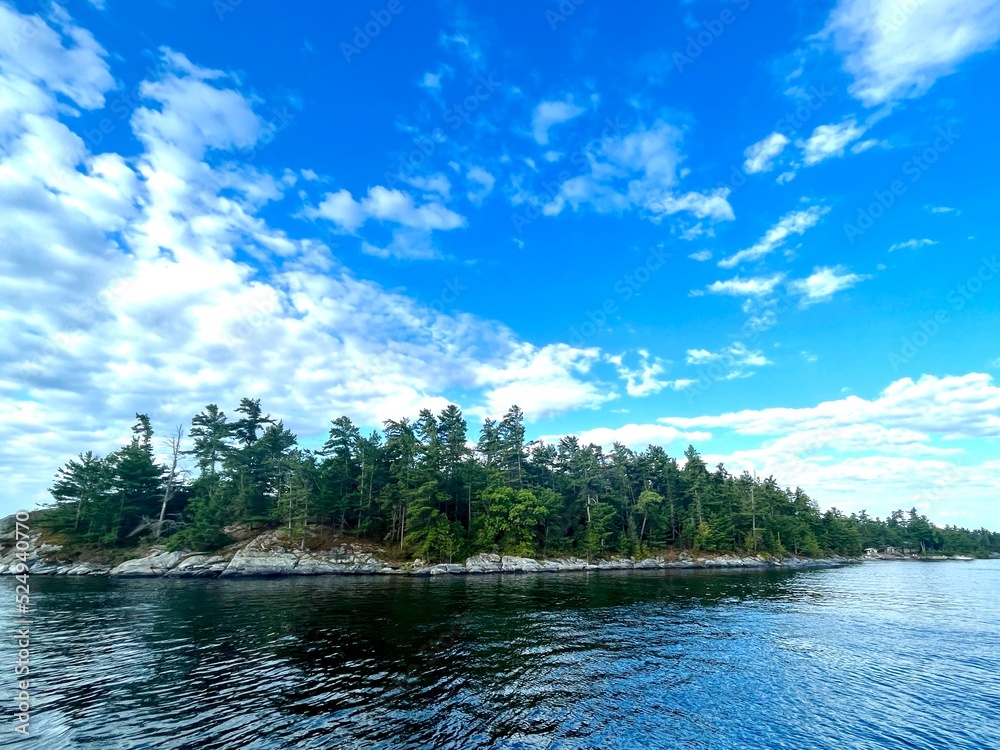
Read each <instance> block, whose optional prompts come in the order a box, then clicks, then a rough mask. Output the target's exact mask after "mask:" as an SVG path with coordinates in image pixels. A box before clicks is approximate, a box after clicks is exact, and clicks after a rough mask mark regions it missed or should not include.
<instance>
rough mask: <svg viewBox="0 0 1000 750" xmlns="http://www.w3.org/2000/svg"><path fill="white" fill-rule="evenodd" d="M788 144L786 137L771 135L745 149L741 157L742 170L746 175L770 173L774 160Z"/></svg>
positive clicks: (776, 134) (778, 134)
mask: <svg viewBox="0 0 1000 750" xmlns="http://www.w3.org/2000/svg"><path fill="white" fill-rule="evenodd" d="M788 143H789V140H788V137H787V136H785V135H782V134H781V133H777V132H775V133H771V135H769V136H767V138H764V139H763V140H761V141H758V142H757V143H755V144H753V145H752V146H749V147H747V149H746V151H744V152H743V155H744V156H745V157H746V160H745V161H744V162H743V170H744V171H745V172H746V173H747V174H756V173H758V172H770V171H771V170H772V169H773V168H774V159H775V158H776V157H778V156H779V155H780V154H781V152H782V151H784V150H785V146H787V145H788Z"/></svg>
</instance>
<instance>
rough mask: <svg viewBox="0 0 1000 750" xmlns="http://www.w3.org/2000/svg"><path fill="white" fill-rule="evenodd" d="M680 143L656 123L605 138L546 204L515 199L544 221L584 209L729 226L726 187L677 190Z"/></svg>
mask: <svg viewBox="0 0 1000 750" xmlns="http://www.w3.org/2000/svg"><path fill="white" fill-rule="evenodd" d="M682 140H683V134H682V132H681V130H680V129H679V128H677V127H675V126H674V125H671V124H669V123H665V122H662V121H658V122H656V123H654V124H653V125H652V126H650V127H639V128H637V129H635V130H633V131H631V132H629V133H625V134H619V135H613V134H610V133H609V134H608V135H607V137H605V138H602V139H601V140H600V145H599V146H597V147H596V148H593V149H590V150H588V151H586V153H584V154H582V156H583V158H584V162H583V164H584V168H583V173H582V174H579V175H577V176H575V177H570V178H568V179H565V180H563V181H562V182H561V183H560V184H559V188H558V190H556V191H555V194H554V195H550V196H549V197H548V200H547V201H545V200H543V199H541V198H537V197H535V196H531V195H530V194H526V195H523V196H521V198H520V200H522V201H523V200H535V201H538V202H541V203H542V213H543V214H544V215H546V216H558V215H559V214H561V213H562V212H563V211H564V210H565V209H566V208H571V209H572V210H574V211H577V210H580V209H581V208H583V207H590V208H593V209H594V210H595V211H597V212H598V213H622V212H624V211H627V210H629V209H635V208H638V209H640V210H642V211H643V212H645V213H646V214H647V215H648V216H649V217H650V218H651V219H653V220H654V221H659V220H661V219H662V218H663V217H665V216H670V215H673V214H678V213H690V214H693V215H694V216H695V217H696V218H698V219H711V220H713V221H731V220H732V219H733V218H735V216H734V214H733V209H732V206H730V205H729V201H728V200H727V198H728V195H729V192H730V190H729V188H715V189H713V190H710V191H708V192H696V191H691V190H689V191H686V192H685V191H683V190H681V189H680V179H681V172H680V169H679V166H680V163H681V161H682V160H683V156H682V154H681V152H680V144H681V141H682Z"/></svg>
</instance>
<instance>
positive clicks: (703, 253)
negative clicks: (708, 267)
mask: <svg viewBox="0 0 1000 750" xmlns="http://www.w3.org/2000/svg"><path fill="white" fill-rule="evenodd" d="M688 257H689V258H690V259H691V260H697V261H699V262H701V261H706V260H711V259H712V251H711V250H699V251H698V252H696V253H691V254H690V255H689V256H688Z"/></svg>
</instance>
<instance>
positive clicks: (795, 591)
mask: <svg viewBox="0 0 1000 750" xmlns="http://www.w3.org/2000/svg"><path fill="white" fill-rule="evenodd" d="M14 583H15V582H14V581H13V580H11V579H10V578H9V577H4V581H3V583H0V623H3V624H4V634H5V637H4V638H3V640H2V642H0V702H2V705H3V713H2V716H3V719H4V725H3V726H2V727H0V747H23V748H29V747H38V748H44V749H45V750H58V749H59V748H78V747H79V748H94V749H95V750H114V749H115V748H192V749H194V748H198V749H199V750H202V749H204V750H209V749H211V748H248V749H260V750H264V749H269V748H338V750H349V749H353V748H428V749H429V750H440V749H446V748H456V749H458V748H461V749H462V750H467V749H470V748H533V749H534V748H538V749H542V748H545V749H550V748H551V749H555V748H595V749H598V748H599V749H600V750H607V749H609V748H643V749H644V750H652V749H653V748H794V750H807V749H808V748H836V749H837V750H843V749H845V748H880V749H881V748H927V750H941V749H942V748H961V749H962V750H973V749H975V748H984V749H988V750H996V748H1000V561H977V562H971V563H969V562H946V563H914V562H871V563H866V564H863V565H856V566H850V567H845V568H835V569H821V570H808V571H799V572H787V571H780V572H775V571H770V572H739V573H716V572H677V571H672V572H661V571H648V572H634V573H614V572H601V573H590V574H586V573H580V574H555V575H525V576H484V577H448V576H442V577H437V578H433V579H420V578H387V577H370V578H340V577H328V578H310V579H281V580H225V581H204V580H194V581H190V580H189V581H183V580H151V581H150V580H111V579H107V578H84V579H67V578H44V577H41V576H36V577H35V578H33V579H32V581H31V585H32V594H33V601H34V607H35V611H34V616H33V620H34V622H33V625H32V630H31V659H32V662H31V664H32V676H33V692H32V700H33V701H34V703H35V705H34V709H33V717H32V724H31V728H32V736H31V737H30V738H28V739H24V738H21V737H19V736H18V735H16V734H14V732H13V731H12V729H13V715H14V713H15V711H16V708H15V696H14V676H13V664H14V661H15V659H16V654H15V651H16V648H17V646H16V642H15V637H14V634H13V626H12V621H13V618H14V617H15V614H14V590H13V589H14Z"/></svg>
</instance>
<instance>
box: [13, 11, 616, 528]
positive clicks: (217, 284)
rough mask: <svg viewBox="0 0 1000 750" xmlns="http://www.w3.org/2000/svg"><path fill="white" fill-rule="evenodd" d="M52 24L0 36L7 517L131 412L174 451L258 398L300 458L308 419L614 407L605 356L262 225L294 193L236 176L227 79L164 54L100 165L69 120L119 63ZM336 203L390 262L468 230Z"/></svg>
mask: <svg viewBox="0 0 1000 750" xmlns="http://www.w3.org/2000/svg"><path fill="white" fill-rule="evenodd" d="M53 14H54V16H55V18H54V19H51V18H50V19H49V22H48V23H47V24H46V23H45V22H43V21H41V20H37V21H35V20H32V17H23V16H16V15H15V14H13V12H12V11H10V10H9V9H8V8H7V6H5V5H0V17H2V19H3V23H4V24H5V27H6V28H21V29H23V28H30V30H31V32H30V33H29V34H27V35H25V36H23V37H21V38H12V37H11V36H10V35H7V34H3V33H0V76H2V77H3V82H2V84H3V85H2V86H0V91H2V92H3V93H2V94H0V98H2V99H3V114H0V135H2V137H0V215H2V216H3V218H4V221H3V223H2V225H0V244H2V246H3V248H4V252H3V253H2V254H0V433H2V434H3V435H4V440H3V441H0V473H2V474H3V476H4V477H5V487H4V491H3V499H2V500H0V504H2V505H3V506H4V508H5V509H6V510H0V515H2V514H3V513H4V512H9V511H11V510H12V509H13V508H12V507H11V506H12V504H13V503H14V502H16V503H17V504H18V505H19V506H23V505H27V504H30V503H32V502H37V501H45V500H46V492H45V488H46V487H47V486H48V484H49V483H50V481H51V477H52V475H53V474H54V472H55V470H56V468H57V466H58V465H59V464H61V463H63V462H65V461H66V460H67V459H68V458H70V457H72V456H73V455H75V454H76V453H78V452H80V451H82V450H88V449H93V450H96V451H100V452H106V451H108V450H111V449H114V448H115V447H117V446H118V445H120V443H121V441H124V440H125V439H127V437H128V428H129V425H130V423H131V421H132V415H134V414H135V412H137V411H148V412H150V413H151V415H152V417H153V420H154V425H155V426H156V428H157V430H158V432H159V434H161V435H162V434H164V433H165V432H166V431H167V430H168V429H169V428H170V427H171V426H173V425H175V424H179V423H185V422H187V421H188V420H189V419H190V417H191V416H192V415H193V414H194V413H195V412H197V411H198V410H200V409H201V408H202V407H203V406H204V405H205V404H206V403H209V402H215V403H219V404H220V405H222V406H223V407H224V408H227V409H228V410H230V411H231V409H232V408H233V407H234V406H235V404H236V403H238V401H239V399H240V398H241V397H242V396H253V397H259V398H261V399H262V400H263V402H264V405H265V408H267V409H268V410H269V411H271V412H272V413H275V414H279V415H281V416H282V417H283V418H284V419H285V423H286V425H288V426H289V427H290V428H291V429H293V430H296V431H299V432H300V434H301V435H302V437H303V439H304V440H305V441H309V440H315V439H317V438H319V437H321V436H319V435H317V434H316V432H315V431H316V430H317V428H319V427H320V425H321V424H322V420H320V421H319V422H317V420H316V415H317V414H319V415H328V416H329V415H335V414H340V413H344V414H349V415H350V416H351V417H352V418H354V419H355V420H356V421H358V422H359V423H361V424H362V425H367V426H375V425H377V424H378V423H380V422H381V420H383V419H385V418H388V417H397V418H398V417H400V416H403V415H412V414H415V413H416V411H417V410H418V409H419V408H421V407H425V406H426V407H428V408H434V409H437V408H440V407H442V406H444V405H445V404H446V403H447V401H448V400H450V399H449V397H448V396H449V394H451V395H454V394H462V397H463V399H464V400H465V401H466V402H467V403H466V404H465V406H466V407H467V410H469V411H470V412H474V411H477V410H479V411H485V410H486V409H487V408H489V409H492V410H495V411H498V412H499V411H502V410H505V409H506V407H507V406H509V405H510V404H511V403H513V402H514V401H515V400H517V401H519V402H521V403H522V405H523V406H524V408H525V409H536V410H537V411H536V414H535V415H534V416H540V415H542V414H554V413H557V412H559V411H561V410H566V409H576V408H580V407H584V408H586V407H588V406H597V405H600V404H601V403H604V402H605V401H607V400H609V399H611V398H614V397H615V395H614V393H613V392H612V390H611V389H609V388H608V387H607V386H605V385H603V384H601V383H599V382H596V381H595V379H594V377H593V373H591V371H590V366H591V364H592V363H594V362H597V361H599V360H600V356H601V355H600V352H599V350H597V349H586V350H584V349H575V348H573V347H570V346H568V345H566V344H550V345H548V346H545V347H536V346H534V345H532V344H530V343H528V342H525V341H522V340H520V339H519V338H518V337H517V336H516V335H515V334H514V333H513V332H512V331H510V330H509V329H508V328H506V327H505V326H503V325H502V324H500V323H497V322H494V321H489V320H483V319H481V318H477V317H475V316H472V315H468V314H464V313H458V312H455V313H444V312H441V311H440V310H437V309H435V306H434V305H426V304H421V303H419V302H417V301H415V300H414V299H412V298H409V297H407V296H405V295H403V294H401V293H397V292H392V291H389V290H387V289H385V288H383V287H382V286H380V285H379V284H376V283H373V282H370V281H366V280H363V279H360V278H358V277H357V276H356V275H354V274H353V273H352V272H351V271H350V270H349V269H347V268H346V267H344V266H343V265H342V264H341V263H340V261H339V260H338V259H337V258H335V257H334V256H333V255H332V254H331V252H330V250H329V248H327V247H326V246H325V245H323V244H322V243H320V242H318V241H315V240H312V239H309V238H297V237H292V236H289V235H288V234H286V233H285V232H283V231H281V230H279V229H276V228H275V227H273V226H270V225H269V224H268V223H267V222H266V221H265V219H264V218H263V217H262V213H263V212H262V211H261V209H262V208H263V207H264V206H266V205H267V204H268V203H271V202H273V201H276V200H279V199H281V198H283V197H284V192H283V191H284V190H285V189H286V188H287V186H288V185H290V184H291V182H290V181H288V180H286V179H285V177H284V176H282V177H281V178H279V179H276V178H275V177H273V176H272V175H270V174H267V173H265V172H262V171H260V170H258V169H256V168H254V167H253V166H251V165H250V164H248V163H246V162H245V161H242V162H241V161H240V160H239V157H240V155H241V154H243V155H245V154H246V152H247V150H250V153H251V154H253V153H255V150H256V149H258V148H260V147H261V141H260V140H259V139H261V138H265V137H268V135H269V134H268V133H267V132H266V129H264V128H262V127H261V120H260V118H259V117H258V116H257V115H256V114H255V112H254V101H253V100H252V99H251V98H250V97H248V96H246V95H244V94H242V93H241V92H240V91H239V89H238V86H239V83H238V81H236V80H235V79H234V78H233V77H232V76H229V75H228V74H225V73H223V72H220V71H213V70H209V69H205V68H200V67H198V66H196V65H194V64H192V63H191V62H190V61H189V60H188V59H187V58H185V57H184V56H182V55H179V54H176V53H174V52H172V51H170V50H163V51H162V65H161V66H160V69H159V73H158V74H157V78H156V79H155V80H150V81H147V82H145V83H144V84H143V85H142V86H141V87H140V89H139V92H140V96H141V105H140V106H139V108H138V109H137V110H136V111H135V112H134V114H133V116H132V118H131V120H130V121H129V122H127V123H126V122H122V124H121V127H123V128H124V127H129V126H130V127H131V128H132V133H133V135H134V136H135V138H136V141H137V142H138V143H139V144H140V148H139V149H138V150H137V153H135V154H134V155H131V156H130V157H129V158H128V159H125V158H123V157H122V156H120V155H118V154H115V153H112V152H108V153H101V154H94V153H92V152H91V150H90V149H88V147H87V144H86V143H84V141H83V140H82V139H81V138H80V137H79V136H78V135H76V134H75V133H74V132H73V131H72V130H71V129H70V128H69V127H67V122H69V123H70V124H72V122H73V121H74V119H75V114H76V112H75V110H74V109H72V108H71V107H70V106H68V105H69V103H74V104H75V105H76V107H78V108H84V107H97V106H100V105H101V103H102V102H103V96H104V92H105V91H107V90H108V89H109V88H110V87H111V86H112V85H113V78H112V77H111V76H110V74H109V71H108V68H107V65H106V63H105V59H106V58H107V55H106V54H105V53H104V51H103V50H102V49H100V47H98V46H97V45H96V44H95V43H94V42H93V40H92V38H91V37H90V36H89V34H87V33H86V32H85V31H84V30H82V29H80V28H79V27H76V26H74V25H73V24H72V22H71V21H70V20H69V19H68V18H67V17H66V16H65V14H64V12H63V11H62V10H59V9H58V7H57V8H56V9H55V10H54V11H53ZM15 22H16V23H15ZM12 23H14V25H13V26H12ZM18 24H19V25H18ZM25 24H27V25H28V26H25ZM38 24H42V25H41V26H39V25H38ZM57 29H58V31H57ZM11 44H13V45H14V47H13V48H12V47H11V46H10V45H11ZM12 49H13V52H14V53H16V60H14V61H13V62H11V60H12V58H11V54H12ZM255 138H256V139H258V140H255ZM123 140H127V139H123ZM438 186H439V187H440V186H441V185H440V183H439V184H438ZM425 187H427V188H428V189H432V188H431V185H430V184H429V183H428V185H427V186H425ZM324 204H325V208H324V210H325V211H326V212H327V213H328V214H329V218H330V220H331V221H335V222H337V223H338V226H341V227H343V228H345V229H348V230H353V229H357V228H358V227H360V226H362V225H363V223H364V222H365V221H367V220H370V219H377V220H382V221H386V222H389V223H392V224H393V225H394V226H393V227H392V232H393V240H392V244H390V245H389V247H386V248H378V247H375V246H374V245H369V251H370V252H376V253H381V254H400V253H404V252H411V253H412V252H413V248H414V247H416V246H418V245H417V244H415V243H419V240H420V239H421V238H422V237H423V236H425V235H422V234H421V233H422V232H426V231H429V230H431V229H447V228H453V227H455V226H458V225H460V224H461V223H462V221H463V220H462V219H461V217H459V216H457V214H454V213H453V212H451V211H449V210H448V209H447V208H446V207H444V206H443V205H442V204H441V203H440V202H439V201H437V200H436V199H431V200H429V201H426V202H417V201H415V200H414V199H413V198H412V197H411V196H409V195H407V194H405V193H403V192H401V191H396V190H388V189H386V188H382V187H377V188H372V189H371V190H370V191H369V192H368V194H367V196H365V197H364V198H362V199H360V200H355V199H354V197H353V196H351V194H350V193H349V192H347V191H340V192H337V193H331V194H329V195H328V196H327V200H325V201H324ZM411 233H412V234H411ZM404 246H405V247H406V248H408V249H406V250H402V249H400V248H403V247H404ZM320 429H321V428H320Z"/></svg>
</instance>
